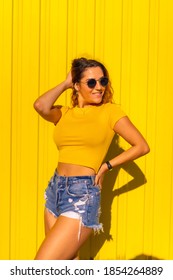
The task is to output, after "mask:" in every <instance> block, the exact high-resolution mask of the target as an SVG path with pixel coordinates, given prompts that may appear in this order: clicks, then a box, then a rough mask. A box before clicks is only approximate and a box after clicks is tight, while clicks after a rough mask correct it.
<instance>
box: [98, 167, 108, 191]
mask: <svg viewBox="0 0 173 280" xmlns="http://www.w3.org/2000/svg"><path fill="white" fill-rule="evenodd" d="M107 170H108V168H107V165H106V163H103V164H102V165H101V167H100V169H99V170H98V173H97V174H96V177H95V185H97V186H99V187H100V189H102V184H103V179H104V175H105V173H106V171H107Z"/></svg>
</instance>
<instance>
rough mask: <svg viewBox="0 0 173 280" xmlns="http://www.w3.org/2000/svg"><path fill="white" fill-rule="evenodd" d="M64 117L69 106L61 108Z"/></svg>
mask: <svg viewBox="0 0 173 280" xmlns="http://www.w3.org/2000/svg"><path fill="white" fill-rule="evenodd" d="M60 110H61V113H62V116H64V114H65V113H66V112H67V111H68V110H69V107H68V106H61V108H60Z"/></svg>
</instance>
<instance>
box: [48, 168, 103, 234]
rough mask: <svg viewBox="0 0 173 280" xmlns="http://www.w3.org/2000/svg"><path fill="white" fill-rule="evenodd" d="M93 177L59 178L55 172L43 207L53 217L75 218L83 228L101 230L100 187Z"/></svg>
mask: <svg viewBox="0 0 173 280" xmlns="http://www.w3.org/2000/svg"><path fill="white" fill-rule="evenodd" d="M94 179H95V176H69V177H65V176H59V175H58V174H57V172H56V171H55V173H54V175H53V176H52V178H51V180H50V181H49V184H48V187H47V188H46V190H45V200H46V203H45V207H46V208H47V209H48V210H49V211H50V212H51V213H52V214H53V215H54V216H55V217H59V216H60V215H63V216H67V217H70V218H76V219H79V220H80V221H81V224H82V225H83V226H85V227H89V228H93V229H94V231H96V232H98V231H100V230H102V224H100V223H99V217H100V200H101V191H100V187H99V186H97V185H94Z"/></svg>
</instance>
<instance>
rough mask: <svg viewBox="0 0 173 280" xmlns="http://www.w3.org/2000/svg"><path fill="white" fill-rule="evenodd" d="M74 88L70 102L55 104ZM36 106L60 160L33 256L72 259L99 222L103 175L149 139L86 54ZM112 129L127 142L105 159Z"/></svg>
mask: <svg viewBox="0 0 173 280" xmlns="http://www.w3.org/2000/svg"><path fill="white" fill-rule="evenodd" d="M69 88H72V107H71V108H70V107H63V106H55V105H54V103H55V101H56V100H57V99H58V97H59V96H60V95H61V94H62V93H63V92H64V91H65V90H67V89H69ZM34 108H35V109H36V111H37V112H38V113H39V114H40V115H41V116H42V117H43V118H44V119H46V120H47V121H50V122H52V123H54V124H55V131H54V141H55V143H56V145H57V147H58V150H59V162H58V165H57V168H56V170H55V173H54V175H53V177H52V178H51V180H50V182H49V185H48V187H47V189H46V192H45V198H46V207H45V234H46V237H45V239H44V241H43V243H42V244H41V246H40V248H39V250H38V252H37V254H36V257H35V259H37V260H38V259H40V260H41V259H42V260H43V259H50V260H55V259H56V260H62V259H63V260H65V259H76V258H77V255H78V251H79V249H80V247H81V246H82V244H83V243H84V242H85V241H86V240H87V238H88V237H89V236H90V235H91V233H92V231H93V230H94V231H99V230H102V225H101V224H100V223H99V211H100V193H101V187H102V182H103V177H104V174H105V173H106V172H107V171H108V170H111V169H112V168H116V167H117V166H118V165H120V164H122V163H125V162H127V161H130V160H134V159H136V158H138V157H140V156H142V155H144V154H146V153H148V152H149V147H148V144H147V143H146V141H145V139H144V138H143V136H142V135H141V134H140V132H139V131H138V130H137V129H136V128H135V126H134V125H133V124H132V123H131V121H130V120H129V118H128V117H127V116H126V115H125V114H124V112H123V111H122V110H121V109H120V108H119V107H118V106H117V105H116V104H114V103H112V90H111V85H110V81H109V75H108V71H107V69H106V68H105V66H104V65H103V64H102V63H100V62H98V61H96V60H88V59H86V58H79V59H74V60H73V62H72V67H71V71H70V72H69V74H68V75H67V78H66V79H65V81H63V82H62V83H60V84H59V85H58V86H56V87H55V88H53V89H51V90H49V91H48V92H46V93H44V94H43V95H42V96H40V97H39V98H38V99H37V100H36V101H35V103H34ZM114 133H118V134H119V135H120V136H121V137H123V138H124V139H125V140H126V141H127V142H128V143H129V144H130V145H131V147H130V148H129V149H127V150H126V151H124V152H123V153H121V154H120V155H118V156H116V157H115V158H112V159H110V161H109V162H104V157H105V155H106V153H107V150H108V148H109V145H110V143H111V141H112V139H113V136H114Z"/></svg>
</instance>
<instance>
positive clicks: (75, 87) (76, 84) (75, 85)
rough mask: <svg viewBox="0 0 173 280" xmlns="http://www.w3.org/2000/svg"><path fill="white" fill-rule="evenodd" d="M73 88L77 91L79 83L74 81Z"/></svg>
mask: <svg viewBox="0 0 173 280" xmlns="http://www.w3.org/2000/svg"><path fill="white" fill-rule="evenodd" d="M74 89H75V90H76V91H79V83H75V84H74Z"/></svg>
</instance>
